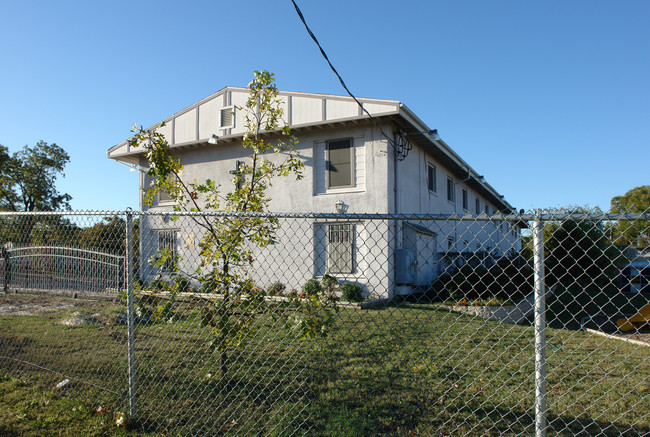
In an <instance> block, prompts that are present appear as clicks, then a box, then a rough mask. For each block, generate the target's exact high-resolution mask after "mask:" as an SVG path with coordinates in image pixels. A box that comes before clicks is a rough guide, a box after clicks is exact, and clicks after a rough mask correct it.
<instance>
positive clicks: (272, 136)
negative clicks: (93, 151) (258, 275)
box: [130, 71, 332, 377]
mask: <svg viewBox="0 0 650 437" xmlns="http://www.w3.org/2000/svg"><path fill="white" fill-rule="evenodd" d="M248 89H249V97H248V100H247V101H246V106H245V107H244V108H237V110H242V109H243V110H244V111H245V114H246V115H245V120H246V122H245V125H246V130H247V132H246V134H245V135H244V137H243V140H242V146H243V147H244V148H245V149H247V150H249V151H250V156H249V160H248V162H244V163H242V164H240V165H239V169H238V170H239V171H238V172H237V174H236V175H235V177H234V178H233V181H232V182H233V186H234V187H233V189H232V191H230V192H228V193H226V194H225V195H224V193H223V191H222V189H221V187H220V186H219V185H218V184H217V183H216V182H215V181H213V180H210V179H207V180H205V181H204V182H202V183H198V182H196V181H195V182H193V183H188V182H186V181H183V179H182V177H181V170H182V169H183V166H182V164H181V162H180V160H179V159H178V158H175V157H174V156H173V155H172V153H171V151H170V147H169V143H168V142H167V140H166V139H165V137H164V136H163V135H162V134H160V133H159V132H158V131H157V126H155V127H154V128H151V129H143V128H142V127H140V128H137V127H135V128H134V132H135V135H134V136H133V137H132V139H131V140H130V145H131V146H132V147H143V148H144V149H145V156H146V158H147V159H148V161H149V171H148V175H149V176H150V177H152V178H153V180H154V183H153V184H152V185H151V186H150V187H149V188H148V189H147V190H146V194H145V202H147V203H149V204H151V203H152V201H153V199H154V198H155V195H156V194H157V193H158V192H159V191H161V190H165V191H166V192H167V193H168V194H169V196H170V197H171V198H172V199H173V200H174V202H175V205H174V209H175V211H192V212H200V211H205V210H217V211H224V212H227V213H228V214H225V215H222V216H216V217H209V216H192V217H193V219H194V220H195V222H196V223H197V224H198V225H199V226H201V227H202V228H203V230H204V235H203V237H202V239H201V241H200V243H199V248H200V256H201V262H200V265H199V266H198V268H197V274H198V275H199V277H200V278H201V280H202V281H203V283H204V284H203V286H202V289H203V291H209V292H213V293H215V294H218V295H219V298H218V299H213V300H211V301H210V302H209V303H206V305H205V306H204V307H203V308H202V314H203V322H204V324H205V326H207V327H208V328H209V329H210V330H211V332H212V334H213V336H212V342H211V346H212V347H213V348H214V350H217V351H218V352H219V354H220V371H221V375H222V377H225V376H226V374H227V372H228V350H229V349H231V348H233V347H237V346H241V345H242V344H243V343H244V342H245V340H246V339H247V338H249V337H250V336H251V335H252V334H253V333H254V332H255V330H256V327H255V322H256V319H257V316H258V315H259V314H261V313H263V312H264V311H265V309H266V308H265V307H266V306H268V305H269V303H268V302H267V301H266V300H265V299H264V296H263V294H262V293H259V290H257V289H253V288H252V286H251V284H252V281H251V279H250V275H249V270H250V267H251V265H252V263H253V262H254V253H253V251H252V250H251V246H250V244H249V243H252V244H253V246H257V247H266V246H268V245H269V244H271V243H272V242H273V241H274V237H275V232H276V230H277V229H278V226H279V223H278V221H277V219H276V218H274V217H270V216H266V215H260V214H259V213H263V212H266V211H267V210H268V206H269V202H270V201H271V199H270V197H269V196H268V195H267V189H268V188H269V187H270V186H271V185H272V183H273V180H274V179H275V178H277V177H287V176H289V175H293V176H294V177H295V178H296V179H301V178H302V174H301V170H302V169H303V166H304V164H303V162H302V160H301V159H300V157H299V156H298V154H297V153H296V152H295V151H294V148H295V146H296V144H297V141H296V139H295V137H293V136H292V135H291V133H290V130H289V127H288V126H287V125H284V126H282V127H281V126H280V122H281V120H282V114H283V110H282V108H281V106H280V101H279V99H278V98H277V96H278V90H277V88H276V86H275V83H274V77H273V74H272V73H269V72H267V71H256V72H255V74H254V78H253V80H252V81H251V82H250V84H249V85H248ZM269 157H272V159H269ZM159 255H160V256H159V257H158V260H157V265H159V266H160V265H162V264H163V263H164V262H165V260H166V259H167V258H168V257H169V256H170V254H168V253H167V254H166V253H162V254H159ZM331 305H332V303H331V301H329V300H327V299H325V298H324V296H308V297H307V298H306V299H302V300H301V299H298V298H292V299H291V300H290V302H289V309H290V310H292V311H293V315H292V317H291V318H287V319H286V320H287V326H292V327H293V328H294V329H298V331H299V332H300V335H301V336H302V337H309V336H311V335H313V334H316V333H324V332H325V331H326V327H327V325H329V324H331V323H332V318H331V315H330V314H329V309H330V308H331ZM300 314H302V316H301V315H300ZM315 314H320V315H321V316H322V317H320V316H319V317H315ZM306 321H308V322H306Z"/></svg>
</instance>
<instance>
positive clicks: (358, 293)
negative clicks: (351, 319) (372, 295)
mask: <svg viewBox="0 0 650 437" xmlns="http://www.w3.org/2000/svg"><path fill="white" fill-rule="evenodd" d="M339 288H340V290H341V299H343V300H346V301H348V302H361V301H362V300H363V288H362V287H361V284H359V283H358V282H344V283H342V284H341V286H340V287H339Z"/></svg>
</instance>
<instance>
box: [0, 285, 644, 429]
mask: <svg viewBox="0 0 650 437" xmlns="http://www.w3.org/2000/svg"><path fill="white" fill-rule="evenodd" d="M9 298H10V297H6V298H5V300H6V299H9ZM60 299H61V298H60ZM70 302H72V303H73V305H75V307H74V308H65V309H60V310H58V311H53V312H49V313H43V314H38V315H31V316H29V315H23V316H18V315H5V316H0V396H1V399H0V435H48V434H50V435H59V434H62V435H73V434H76V435H123V434H125V433H126V434H128V435H140V434H144V435H156V436H157V435H182V434H190V433H191V434H193V435H196V434H205V435H237V436H239V435H277V436H284V435H309V436H312V435H328V436H346V437H347V436H353V435H354V436H356V435H359V436H361V435H365V436H371V435H404V436H409V435H531V434H534V411H533V398H534V385H533V379H534V346H533V330H532V328H530V327H526V326H516V325H508V324H503V323H498V322H492V321H485V320H482V319H477V318H473V317H470V316H466V315H463V314H458V313H451V312H448V311H445V310H440V309H436V308H435V307H433V306H428V305H403V306H401V305H389V306H386V307H383V308H376V309H358V308H345V309H342V310H341V311H340V312H339V313H338V315H337V322H336V327H335V329H334V330H333V331H332V333H331V335H330V336H329V337H327V338H324V339H323V338H317V339H311V340H305V341H301V340H298V339H296V338H295V336H293V335H291V334H289V333H287V332H286V331H285V330H283V329H281V328H280V327H279V326H276V325H274V324H273V323H274V322H273V321H272V319H268V320H267V323H266V324H265V325H264V326H263V327H262V328H261V329H260V330H259V331H258V333H257V335H256V336H255V338H254V339H252V340H251V341H250V343H249V344H248V347H247V348H246V349H243V350H239V349H236V350H233V351H231V354H230V363H231V367H230V370H229V375H228V378H227V379H225V380H221V379H219V377H218V376H217V375H218V371H217V370H218V366H219V363H218V360H217V357H216V355H215V354H214V353H212V352H210V350H209V348H208V346H207V343H208V341H209V339H210V337H209V335H208V333H207V332H206V330H205V328H203V327H202V326H201V325H200V323H199V322H198V320H197V317H196V313H195V312H194V310H193V309H191V308H189V307H188V306H187V305H179V306H178V307H177V308H176V311H177V314H178V315H179V318H178V320H177V321H175V322H172V323H159V324H147V325H142V326H138V327H137V330H136V372H137V384H138V402H137V419H138V420H137V423H133V424H131V426H130V427H129V429H128V430H125V429H124V428H120V427H117V426H116V425H115V418H116V416H115V415H116V413H118V412H124V413H125V412H126V411H128V379H127V369H128V366H127V355H126V354H127V345H126V327H125V326H123V325H119V324H115V323H114V320H115V317H116V316H117V315H118V313H119V312H120V311H121V310H122V309H121V308H120V307H119V306H117V304H114V303H110V302H98V301H81V300H74V301H73V300H70ZM79 310H82V311H85V312H87V313H88V314H93V316H94V320H95V321H96V323H94V324H90V325H86V326H82V327H75V328H70V327H66V326H62V325H60V324H59V322H60V321H61V320H62V319H63V318H65V316H66V315H67V314H69V313H71V312H72V311H79ZM547 339H548V342H549V347H548V349H547V373H548V382H547V388H548V401H547V402H548V410H549V413H548V422H549V429H548V433H549V435H585V436H587V435H589V436H591V435H611V436H618V435H630V436H634V435H644V434H646V433H650V407H649V405H650V348H645V347H640V346H635V345H630V344H626V343H622V342H618V341H616V340H611V339H607V338H603V337H600V336H593V335H591V334H589V333H585V332H581V331H571V330H564V329H549V331H548V333H547ZM26 362H29V363H36V364H38V367H37V366H34V365H32V364H28V363H26ZM44 368H46V369H49V370H50V371H48V370H44ZM64 379H70V383H68V384H66V385H65V386H64V387H62V388H56V384H57V383H58V382H61V381H62V380H64ZM66 433H69V434H66Z"/></svg>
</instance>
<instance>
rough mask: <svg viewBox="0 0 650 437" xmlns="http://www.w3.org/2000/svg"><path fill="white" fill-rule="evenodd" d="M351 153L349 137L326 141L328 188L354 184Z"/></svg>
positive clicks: (352, 150)
mask: <svg viewBox="0 0 650 437" xmlns="http://www.w3.org/2000/svg"><path fill="white" fill-rule="evenodd" d="M353 153H354V147H352V139H351V138H345V139H342V140H334V141H328V142H327V181H328V188H339V187H352V186H354V166H353V163H354V155H353Z"/></svg>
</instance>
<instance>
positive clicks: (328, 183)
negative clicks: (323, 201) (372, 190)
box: [325, 137, 356, 190]
mask: <svg viewBox="0 0 650 437" xmlns="http://www.w3.org/2000/svg"><path fill="white" fill-rule="evenodd" d="M345 140H347V141H348V142H349V144H350V185H337V186H332V185H331V181H330V143H333V142H337V141H345ZM354 154H355V153H354V138H352V137H349V138H338V139H334V140H327V141H325V187H326V189H327V190H338V189H341V188H342V189H345V188H354V187H356V174H355V171H354V169H355V166H356V163H355V156H354Z"/></svg>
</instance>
